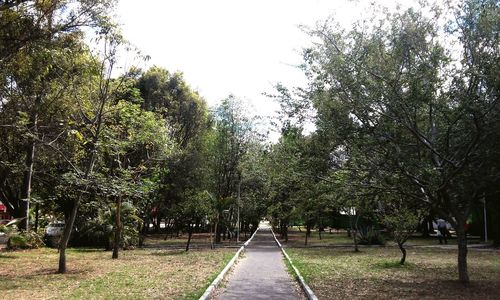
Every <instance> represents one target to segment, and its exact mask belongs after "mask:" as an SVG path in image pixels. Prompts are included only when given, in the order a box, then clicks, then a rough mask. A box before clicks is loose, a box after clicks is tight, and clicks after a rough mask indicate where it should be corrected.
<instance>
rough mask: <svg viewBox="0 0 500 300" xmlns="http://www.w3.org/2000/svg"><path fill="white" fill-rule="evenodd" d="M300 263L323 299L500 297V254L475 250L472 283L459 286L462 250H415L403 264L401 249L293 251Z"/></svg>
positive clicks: (291, 250)
mask: <svg viewBox="0 0 500 300" xmlns="http://www.w3.org/2000/svg"><path fill="white" fill-rule="evenodd" d="M287 252H288V254H289V255H290V257H291V259H292V260H293V263H294V265H295V266H296V267H297V268H298V269H299V271H300V273H301V274H302V276H303V277H304V279H305V280H306V282H307V283H308V284H309V285H310V286H311V288H312V289H313V291H314V292H315V293H316V294H317V296H318V297H319V298H320V299H344V298H349V299H351V298H355V299H360V298H384V299H387V298H393V299H398V298H411V299H417V298H437V299H439V298H444V299H465V298H480V299H484V298H499V297H500V252H498V251H489V252H479V251H469V259H468V263H469V275H470V277H471V280H472V283H471V284H470V286H468V287H463V286H462V285H460V284H459V283H458V282H457V277H458V275H457V269H456V268H457V266H456V260H457V257H456V250H453V251H450V250H440V249H432V248H412V249H409V250H408V256H407V263H406V264H405V265H404V266H401V265H399V259H400V252H399V250H398V249H395V248H392V247H387V248H363V249H362V251H361V252H359V253H355V252H353V251H352V249H349V248H329V249H327V248H320V249H319V248H300V249H299V248H288V249H287Z"/></svg>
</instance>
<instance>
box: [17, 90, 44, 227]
mask: <svg viewBox="0 0 500 300" xmlns="http://www.w3.org/2000/svg"><path fill="white" fill-rule="evenodd" d="M39 102H40V100H39V99H38V97H37V99H36V100H35V112H34V113H32V115H31V118H30V123H31V126H33V133H32V134H33V135H36V134H37V133H38V113H37V112H36V110H37V109H38V108H37V107H38V105H39ZM34 161H35V138H34V137H32V138H30V143H29V145H28V146H27V147H26V162H25V170H24V177H23V189H22V192H21V200H22V203H23V205H22V207H23V217H25V219H24V221H23V222H22V223H21V224H20V225H21V226H20V227H21V229H24V230H26V231H29V223H30V221H29V219H30V199H31V179H32V178H33V164H34Z"/></svg>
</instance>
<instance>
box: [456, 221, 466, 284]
mask: <svg viewBox="0 0 500 300" xmlns="http://www.w3.org/2000/svg"><path fill="white" fill-rule="evenodd" d="M456 231H457V243H458V279H459V280H460V282H461V283H463V284H468V283H469V273H468V272H467V235H466V234H465V229H464V226H463V224H462V223H460V222H458V225H457V228H456Z"/></svg>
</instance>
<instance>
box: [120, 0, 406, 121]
mask: <svg viewBox="0 0 500 300" xmlns="http://www.w3.org/2000/svg"><path fill="white" fill-rule="evenodd" d="M371 2H373V1H368V0H365V1H363V0H359V1H348V0H210V1H207V0H143V1H136V0H120V2H119V6H118V11H117V16H118V21H119V23H120V24H121V25H122V30H123V34H124V36H125V38H126V39H128V40H129V41H130V42H131V43H132V44H133V45H135V46H137V47H138V48H139V49H141V50H142V51H143V53H144V54H147V55H150V56H151V60H150V61H149V62H148V66H150V65H158V66H161V67H164V68H167V69H168V70H169V71H182V72H183V73H184V77H185V79H186V81H187V82H188V83H189V84H190V85H191V86H192V87H193V88H194V89H197V90H198V91H199V92H200V94H201V95H202V96H203V97H204V98H205V99H206V100H207V102H208V103H209V105H211V106H212V105H215V104H216V103H217V102H218V101H220V100H221V99H223V98H225V97H227V96H228V95H229V94H234V95H235V96H237V97H239V98H241V99H244V100H246V101H248V102H249V106H250V107H251V108H252V109H253V110H254V113H255V114H259V115H265V116H266V115H267V116H269V115H272V113H273V111H275V110H276V109H277V108H278V106H277V105H276V104H273V103H272V101H271V100H270V99H269V98H268V97H266V96H263V95H262V93H263V92H271V93H272V92H273V85H274V84H276V83H277V82H282V83H284V84H285V85H286V86H289V87H293V86H299V85H303V84H304V82H305V78H304V76H303V74H302V72H301V71H300V70H298V69H297V68H296V67H295V66H296V65H298V64H300V63H301V62H302V58H301V55H300V50H301V49H302V48H304V47H305V46H307V45H308V42H309V41H310V39H309V37H308V36H307V35H306V34H304V33H303V32H302V31H301V30H300V29H299V28H298V25H306V26H314V24H315V23H316V22H317V21H323V20H325V19H326V18H328V17H329V16H331V15H334V16H335V19H336V20H337V21H339V22H340V23H342V24H348V23H349V22H350V21H353V20H355V19H358V18H359V17H360V16H361V15H360V14H361V12H362V11H363V9H362V7H366V6H368V5H369V4H370V3H371ZM375 2H377V3H378V4H383V5H385V6H394V4H395V1H391V0H378V1H375ZM400 2H411V1H408V0H405V1H400ZM142 67H143V68H144V67H146V66H142Z"/></svg>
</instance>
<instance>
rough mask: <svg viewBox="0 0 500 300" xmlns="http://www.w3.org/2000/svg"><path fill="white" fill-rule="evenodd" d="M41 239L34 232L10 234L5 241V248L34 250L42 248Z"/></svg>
mask: <svg viewBox="0 0 500 300" xmlns="http://www.w3.org/2000/svg"><path fill="white" fill-rule="evenodd" d="M44 245H45V244H44V243H43V239H42V237H41V236H39V235H38V234H37V233H36V232H33V231H31V232H25V231H23V232H19V233H15V234H10V237H9V239H8V241H7V248H8V249H12V250H16V249H36V248H40V247H43V246H44Z"/></svg>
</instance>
